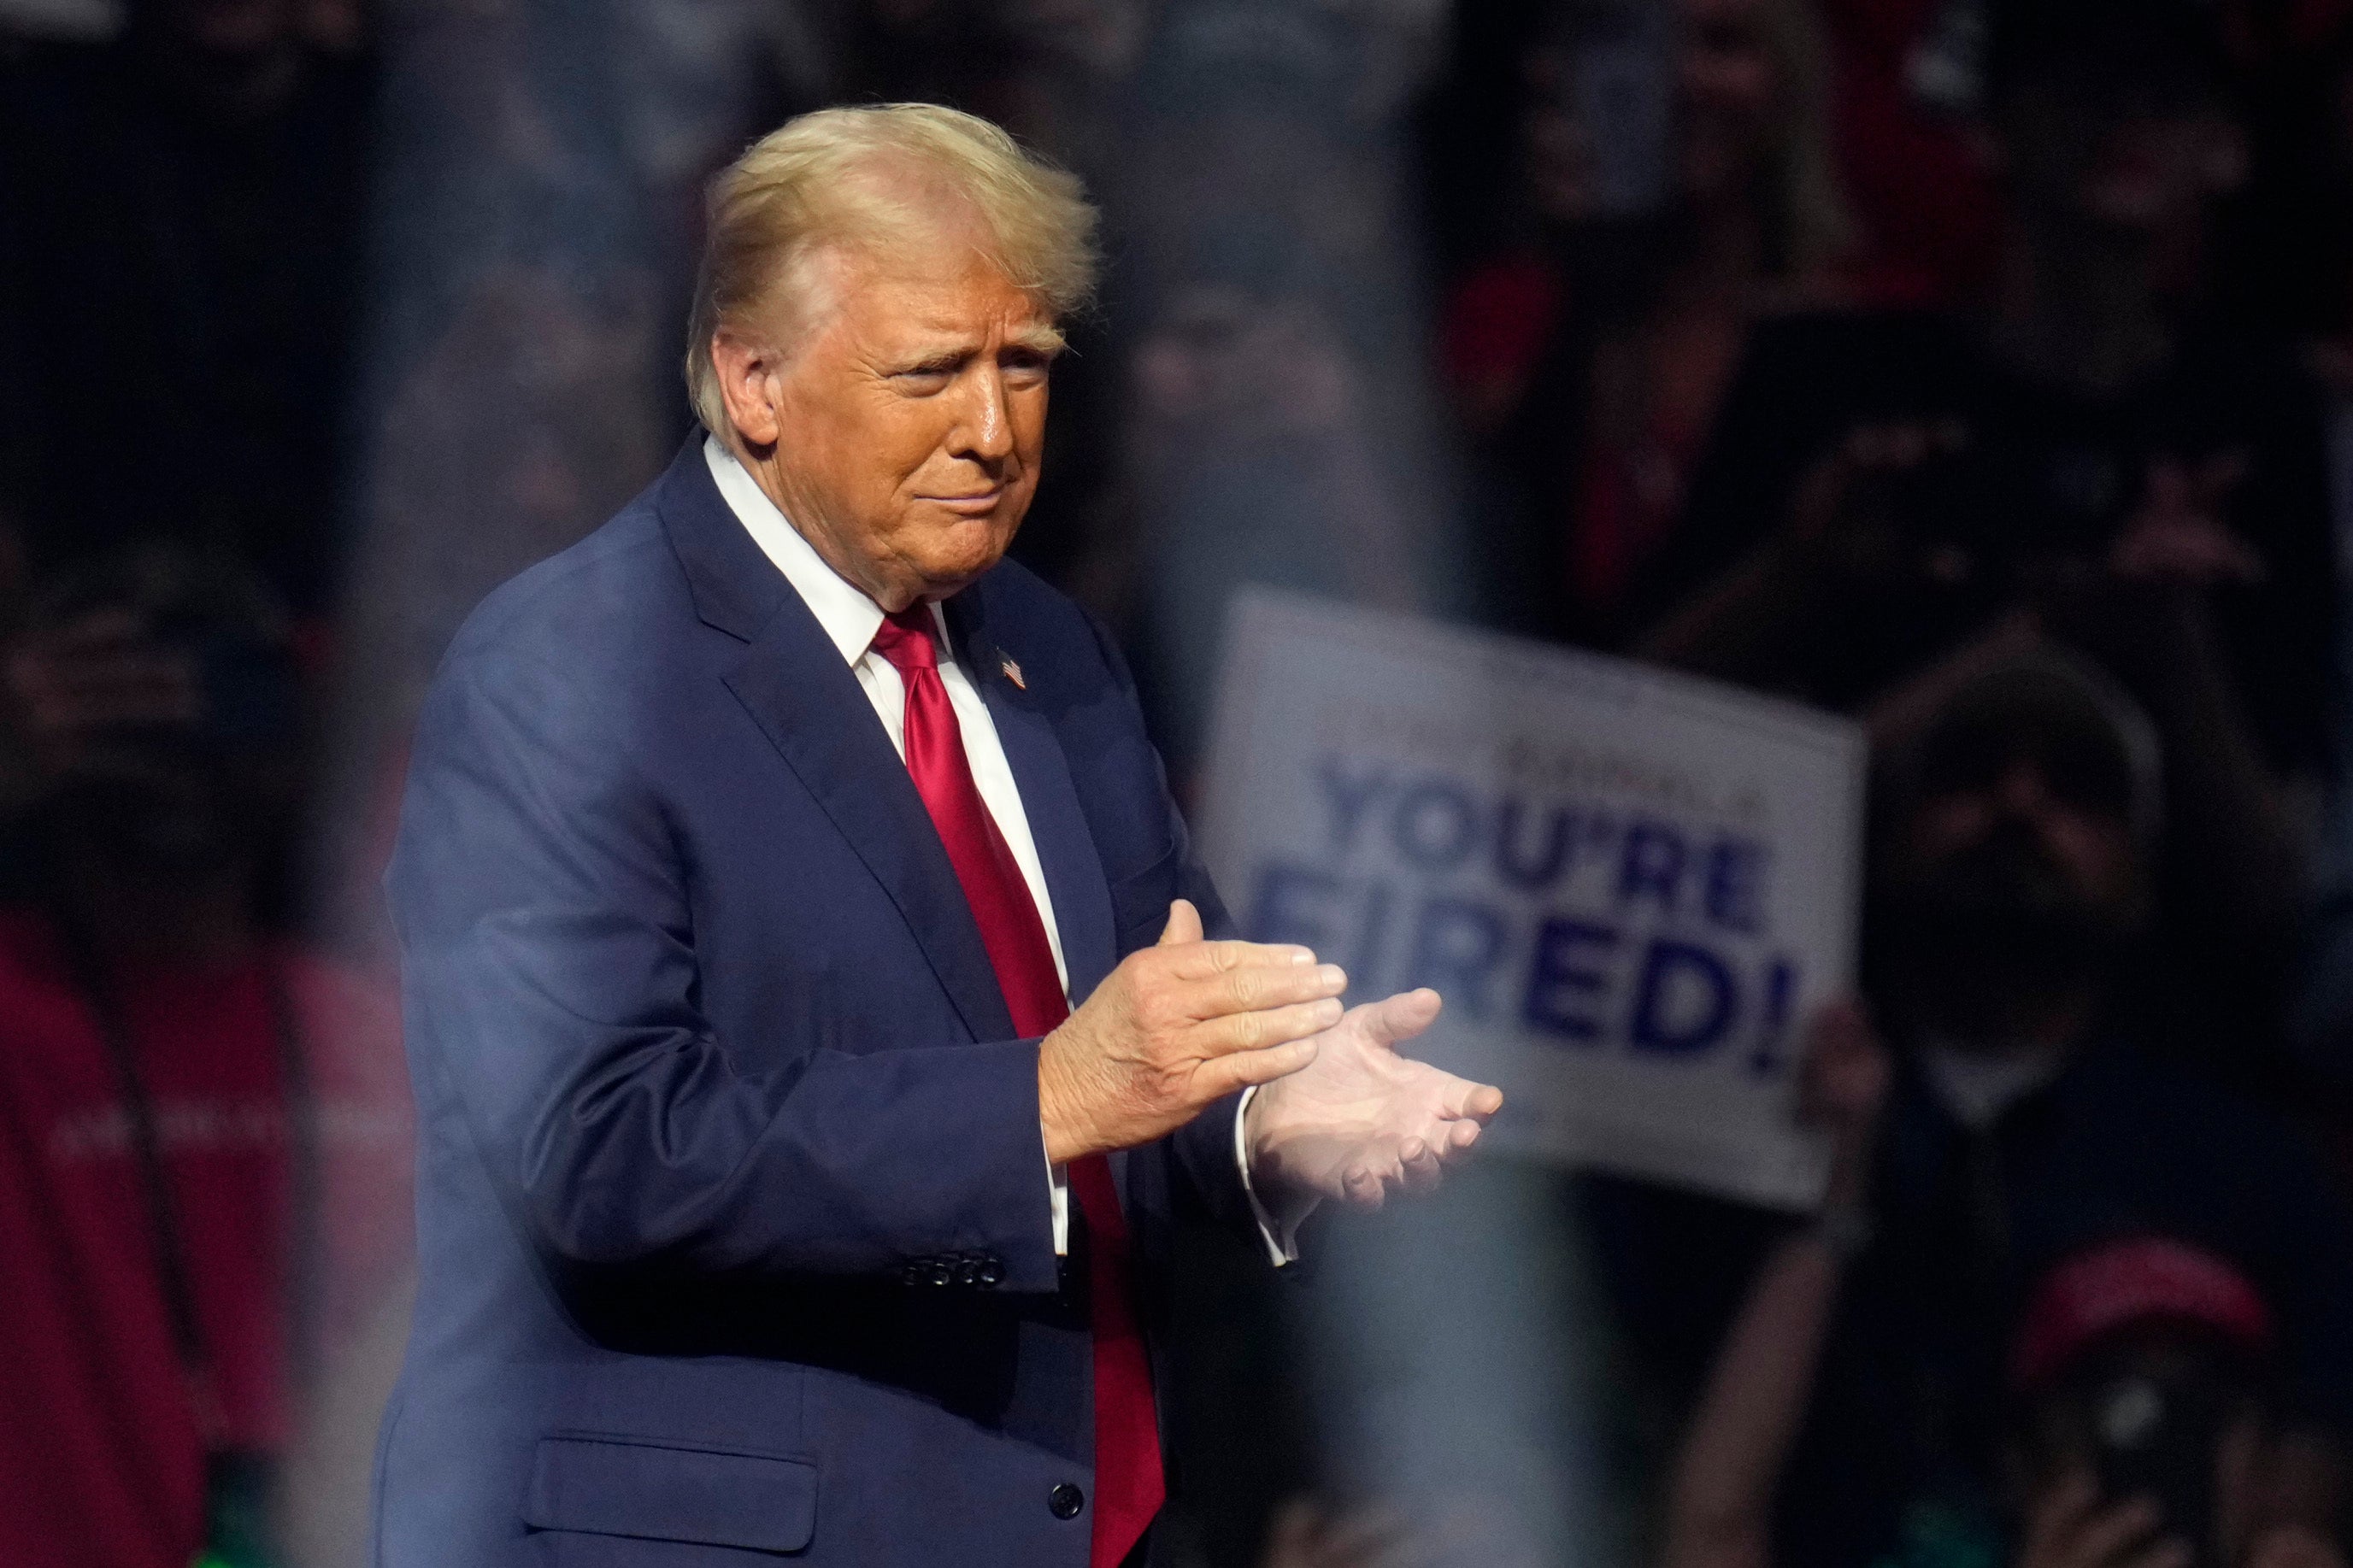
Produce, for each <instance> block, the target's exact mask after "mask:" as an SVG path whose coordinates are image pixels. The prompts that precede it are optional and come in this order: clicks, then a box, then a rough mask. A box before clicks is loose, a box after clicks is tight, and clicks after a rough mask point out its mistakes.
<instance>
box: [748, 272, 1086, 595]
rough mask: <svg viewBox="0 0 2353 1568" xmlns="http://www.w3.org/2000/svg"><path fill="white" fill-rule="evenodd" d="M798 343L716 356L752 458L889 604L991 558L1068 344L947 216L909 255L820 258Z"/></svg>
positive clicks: (1020, 487)
mask: <svg viewBox="0 0 2353 1568" xmlns="http://www.w3.org/2000/svg"><path fill="white" fill-rule="evenodd" d="M806 281H807V283H808V285H809V287H808V288H807V289H806V290H804V291H803V293H802V295H801V298H802V299H803V300H805V301H806V302H807V303H806V304H805V306H804V309H805V310H806V312H807V313H806V315H805V316H804V317H803V319H802V320H801V321H799V322H798V323H797V331H788V332H779V333H778V334H777V335H778V336H779V337H782V338H784V339H786V342H788V343H789V345H790V346H788V347H786V348H784V349H782V350H778V351H770V350H766V349H763V348H760V347H758V346H757V345H747V344H745V343H744V342H736V341H732V340H731V338H730V335H729V334H728V333H726V332H723V333H722V334H721V340H720V342H719V344H718V345H717V347H716V350H715V352H714V355H713V357H714V360H715V361H716V362H717V364H718V368H719V373H720V381H721V384H722V386H723V390H724V391H725V394H726V396H727V402H728V412H729V415H730V416H731V418H732V419H733V423H734V426H735V430H736V434H737V436H738V437H740V440H741V445H742V447H743V449H744V457H745V458H746V459H747V462H748V464H749V466H750V467H751V468H753V470H754V473H755V475H757V476H758V477H759V478H760V479H761V480H762V482H763V484H764V486H765V488H766V489H767V490H768V492H769V494H770V496H771V497H772V498H773V499H774V500H776V503H777V504H778V506H780V507H781V508H782V509H783V510H784V512H785V515H786V517H788V518H790V519H791V520H792V521H793V523H794V525H795V526H796V527H797V528H798V529H799V530H800V531H801V532H802V534H803V535H804V536H805V537H806V538H807V540H808V541H809V542H810V543H811V544H812V545H814V546H815V547H816V549H817V551H818V554H820V555H822V556H823V557H824V558H825V561H826V563H827V564H828V565H829V566H831V567H832V568H833V569H834V570H835V571H836V572H838V573H839V574H841V575H842V576H843V577H844V578H846V579H848V580H849V582H850V583H852V584H856V585H857V586H858V587H860V589H863V590H864V591H865V592H866V594H867V595H869V596H870V597H871V598H872V599H873V600H874V601H875V602H876V603H877V604H880V605H881V606H882V607H883V608H884V609H885V610H892V611H895V610H899V609H902V608H904V607H905V606H906V605H909V604H911V603H913V601H915V600H917V599H923V598H943V597H945V596H946V595H950V594H953V593H955V591H956V590H957V589H959V588H961V587H963V586H964V585H965V584H967V583H969V582H971V581H972V580H973V579H974V578H976V577H977V576H979V575H980V574H982V573H984V572H986V571H987V570H988V569H989V568H990V567H992V566H994V565H996V564H997V562H998V560H999V559H1001V558H1002V557H1003V556H1004V554H1005V551H1006V547H1007V546H1008V545H1009V544H1010V543H1012V542H1013V535H1014V532H1015V531H1016V530H1018V528H1019V527H1020V526H1021V519H1022V517H1023V515H1024V514H1025V513H1027V512H1028V511H1029V502H1030V499H1031V498H1032V497H1033V496H1034V495H1036V493H1037V489H1038V471H1039V461H1040V459H1041V458H1042V457H1043V456H1044V452H1045V445H1046V383H1047V369H1048V366H1049V365H1050V363H1052V360H1053V358H1054V355H1055V353H1057V352H1058V351H1059V350H1060V345H1061V339H1060V334H1059V333H1057V332H1056V331H1055V330H1054V325H1053V322H1052V321H1050V320H1049V319H1047V318H1046V317H1045V316H1044V315H1042V314H1041V313H1040V312H1039V308H1038V306H1037V304H1036V303H1035V301H1033V300H1031V299H1030V297H1029V295H1027V294H1025V293H1024V292H1022V290H1020V289H1018V288H1016V287H1014V286H1013V284H1012V283H1010V282H1008V280H1007V279H1005V277H1004V276H1003V275H1002V274H1001V273H999V272H998V271H997V269H996V268H994V267H993V266H991V265H990V264H989V263H988V262H987V261H986V260H984V259H983V258H981V256H980V255H979V254H978V253H977V252H976V249H975V247H973V246H972V245H971V244H970V243H969V241H968V240H967V239H966V238H965V237H963V236H962V235H960V234H959V233H958V232H957V231H956V229H955V227H954V226H943V228H942V231H941V234H940V239H939V243H937V244H935V245H930V246H925V247H920V249H919V251H917V253H915V254H894V255H892V256H890V257H888V258H881V257H876V256H872V255H870V254H867V253H865V252H857V251H846V250H844V251H831V252H827V253H823V254H821V255H819V256H818V257H817V258H813V260H812V263H811V276H810V277H809V278H808V279H807V280H806Z"/></svg>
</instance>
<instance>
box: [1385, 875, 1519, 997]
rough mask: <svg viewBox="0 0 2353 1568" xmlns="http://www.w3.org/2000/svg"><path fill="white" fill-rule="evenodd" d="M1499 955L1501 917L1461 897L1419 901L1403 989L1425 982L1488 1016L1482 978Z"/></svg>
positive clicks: (1485, 978)
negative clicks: (1417, 917) (1417, 920)
mask: <svg viewBox="0 0 2353 1568" xmlns="http://www.w3.org/2000/svg"><path fill="white" fill-rule="evenodd" d="M1503 957H1504V917H1503V916H1501V915H1499V914H1497V913H1496V912H1495V911H1494V910H1491V909H1489V908H1488V907H1487V906H1486V905H1484V904H1474V903H1472V902H1470V901H1469V900H1464V899H1432V900H1430V901H1429V902H1427V903H1425V904H1423V905H1422V906H1421V919H1420V921H1419V922H1417V926H1416V930H1415V932H1414V939H1413V958H1412V961H1411V962H1410V963H1408V964H1407V966H1406V983H1405V984H1406V988H1407V989H1408V990H1411V989H1413V988H1414V987H1416V986H1419V985H1427V986H1429V987H1430V988H1431V989H1432V990H1434V991H1436V992H1437V993H1438V994H1440V996H1443V997H1445V998H1446V1005H1448V1006H1450V1007H1460V1008H1461V1010H1462V1011H1463V1012H1465V1013H1467V1014H1468V1015H1470V1016H1472V1017H1473V1018H1480V1019H1483V1018H1485V1017H1486V1016H1487V1013H1488V1007H1487V982H1488V978H1489V977H1490V976H1491V975H1493V973H1494V972H1495V966H1496V965H1497V964H1498V963H1501V962H1502V961H1503Z"/></svg>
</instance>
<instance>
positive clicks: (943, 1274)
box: [923, 1258, 955, 1285]
mask: <svg viewBox="0 0 2353 1568" xmlns="http://www.w3.org/2000/svg"><path fill="white" fill-rule="evenodd" d="M923 1283H924V1284H926V1285H953V1284H955V1269H954V1268H950V1267H948V1264H947V1261H946V1260H945V1259H944V1258H933V1259H932V1260H931V1261H930V1262H929V1263H927V1264H925V1265H924V1266H923Z"/></svg>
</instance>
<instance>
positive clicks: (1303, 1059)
mask: <svg viewBox="0 0 2353 1568" xmlns="http://www.w3.org/2000/svg"><path fill="white" fill-rule="evenodd" d="M1347 986H1348V977H1347V976H1346V975H1345V973H1342V972H1341V971H1340V968H1339V966H1338V965H1336V964H1330V963H1324V964H1319V963H1316V962H1315V955H1314V953H1313V952H1309V951H1308V950H1307V949H1305V948H1303V947H1288V946H1274V945H1267V944H1262V943H1259V942H1204V941H1202V940H1201V916H1200V912H1199V911H1198V910H1195V909H1194V908H1193V906H1192V905H1191V904H1189V903H1187V902H1186V901H1185V900H1182V899H1178V900H1176V902H1174V903H1172V904H1170V905H1169V906H1168V925H1167V929H1166V930H1165V931H1162V932H1161V933H1160V942H1159V945H1157V946H1155V947H1148V948H1145V949H1144V950H1142V951H1141V952H1132V953H1130V954H1128V955H1127V957H1126V958H1125V959H1124V960H1122V961H1121V963H1120V965H1119V967H1118V968H1117V969H1114V970H1113V971H1112V973H1111V976H1110V978H1108V979H1106V980H1105V981H1104V982H1103V984H1101V985H1099V986H1097V987H1096V988H1095V993H1094V994H1093V995H1092V996H1090V997H1088V998H1087V999H1086V1000H1085V1001H1084V1002H1083V1003H1081V1004H1080V1005H1079V1009H1078V1011H1077V1012H1075V1013H1072V1014H1071V1016H1069V1017H1068V1018H1066V1019H1065V1020H1063V1022H1062V1026H1060V1028H1058V1029H1056V1030H1055V1031H1054V1032H1053V1033H1051V1034H1050V1035H1048V1036H1047V1037H1046V1038H1045V1042H1044V1044H1043V1046H1042V1047H1040V1049H1039V1054H1038V1114H1039V1121H1042V1122H1043V1123H1044V1124H1045V1130H1046V1157H1047V1158H1048V1159H1049V1160H1050V1161H1052V1162H1053V1163H1055V1164H1058V1165H1060V1164H1066V1163H1069V1162H1071V1161H1072V1160H1075V1159H1077V1158H1079V1157H1080V1156H1081V1155H1084V1154H1098V1153H1107V1152H1110V1151H1112V1150H1113V1149H1132V1148H1134V1147H1135V1146H1136V1145H1137V1144H1139V1143H1149V1142H1152V1140H1154V1139H1155V1138H1158V1137H1161V1136H1163V1135H1165V1134H1166V1133H1168V1132H1172V1131H1176V1129H1177V1128H1179V1127H1182V1126H1183V1125H1185V1123H1187V1121H1191V1120H1193V1118H1194V1117H1195V1116H1197V1115H1198V1114H1199V1113H1200V1111H1201V1110H1202V1109H1203V1108H1204V1107H1206V1106H1208V1105H1209V1104H1210V1103H1212V1102H1213V1101H1216V1100H1222V1099H1224V1098H1225V1097H1226V1096H1227V1095H1229V1094H1231V1093H1233V1092H1234V1091H1235V1090H1236V1089H1246V1088H1248V1087H1249V1086H1250V1085H1251V1084H1257V1083H1266V1082H1269V1081H1271V1079H1278V1078H1281V1077H1282V1076H1283V1075H1284V1074H1286V1073H1293V1072H1297V1071H1298V1070H1299V1069H1300V1068H1303V1067H1305V1066H1306V1065H1307V1064H1308V1063H1309V1062H1311V1061H1314V1059H1315V1044H1314V1041H1313V1040H1312V1039H1310V1038H1309V1037H1310V1036H1313V1035H1316V1034H1320V1033H1322V1032H1323V1031H1324V1030H1325V1029H1328V1028H1330V1027H1331V1026H1333V1025H1335V1024H1336V1023H1338V1022H1339V1021H1340V1014H1341V1006H1340V1002H1339V996H1340V994H1341V993H1342V992H1343V991H1345V990H1346V989H1347Z"/></svg>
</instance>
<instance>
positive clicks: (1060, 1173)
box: [1038, 1121, 1071, 1258]
mask: <svg viewBox="0 0 2353 1568" xmlns="http://www.w3.org/2000/svg"><path fill="white" fill-rule="evenodd" d="M1038 1152H1039V1153H1041V1154H1042V1153H1044V1152H1046V1124H1045V1123H1044V1122H1042V1121H1041V1122H1039V1124H1038ZM1046 1205H1047V1207H1048V1208H1049V1209H1050V1210H1051V1211H1052V1213H1053V1215H1054V1256H1055V1257H1057V1258H1068V1257H1069V1256H1070V1255H1071V1173H1070V1172H1069V1170H1068V1169H1066V1168H1065V1167H1063V1166H1060V1165H1057V1164H1056V1163H1054V1162H1053V1161H1051V1160H1048V1161H1047V1162H1046Z"/></svg>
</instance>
